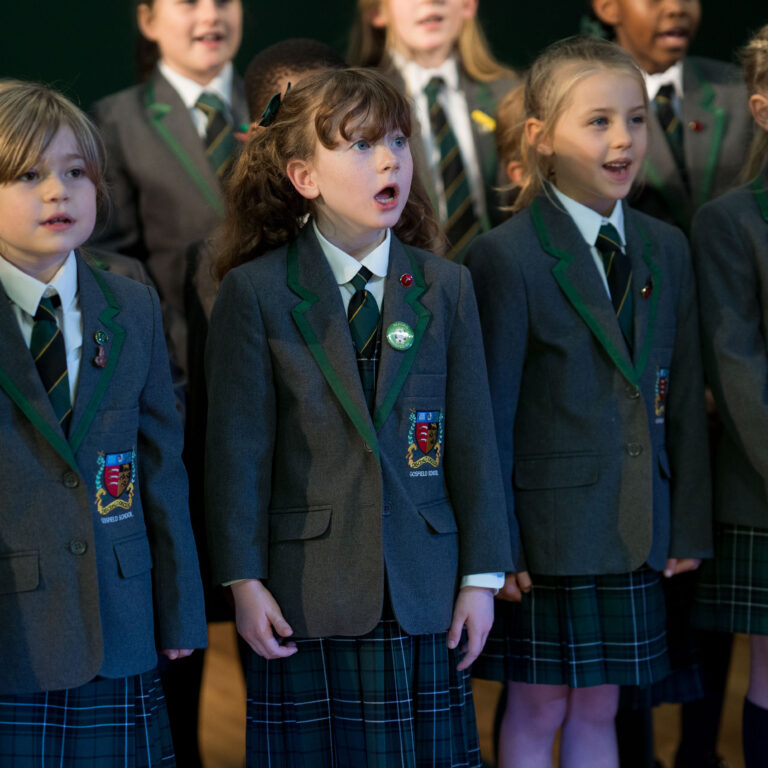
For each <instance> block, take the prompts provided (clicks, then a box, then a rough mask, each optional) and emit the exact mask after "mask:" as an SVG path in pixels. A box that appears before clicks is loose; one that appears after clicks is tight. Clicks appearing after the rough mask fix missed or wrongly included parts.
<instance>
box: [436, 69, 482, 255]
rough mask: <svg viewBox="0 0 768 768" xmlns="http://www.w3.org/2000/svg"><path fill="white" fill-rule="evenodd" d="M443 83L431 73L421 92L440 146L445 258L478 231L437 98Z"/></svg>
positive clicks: (460, 164)
mask: <svg viewBox="0 0 768 768" xmlns="http://www.w3.org/2000/svg"><path fill="white" fill-rule="evenodd" d="M444 85H445V82H444V81H443V79H442V78H441V77H433V78H432V79H431V80H430V81H429V82H428V83H427V86H426V88H425V89H424V93H425V94H426V96H427V107H428V109H429V125H430V128H431V130H432V137H433V139H434V142H435V146H436V147H437V148H438V149H439V150H440V175H441V176H442V179H443V190H444V194H445V207H446V221H445V225H444V229H445V234H446V237H447V238H448V252H447V253H446V256H447V257H448V258H449V259H455V258H456V257H457V256H458V255H459V254H461V253H462V252H463V251H464V249H465V248H466V247H467V246H468V245H469V242H470V241H471V240H472V238H473V237H474V236H475V235H476V234H477V233H478V232H479V230H480V224H479V222H478V221H477V218H476V216H475V209H474V207H473V205H472V192H471V190H470V188H469V179H468V178H467V171H466V169H465V168H464V163H463V161H462V159H461V152H459V143H458V141H457V140H456V134H455V133H454V132H453V129H452V128H451V124H450V123H449V122H448V118H447V116H446V114H445V110H444V109H443V107H442V105H441V104H440V100H439V99H438V95H439V93H440V91H441V90H442V88H443V86H444Z"/></svg>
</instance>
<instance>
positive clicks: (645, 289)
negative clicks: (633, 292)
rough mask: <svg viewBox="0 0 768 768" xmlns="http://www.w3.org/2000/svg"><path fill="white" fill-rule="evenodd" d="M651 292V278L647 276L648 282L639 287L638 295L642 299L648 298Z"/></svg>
mask: <svg viewBox="0 0 768 768" xmlns="http://www.w3.org/2000/svg"><path fill="white" fill-rule="evenodd" d="M652 293H653V280H652V279H651V278H650V277H649V278H648V282H647V283H646V284H645V285H644V286H643V287H642V288H641V289H640V295H641V296H642V297H643V298H644V299H649V298H650V297H651V294H652Z"/></svg>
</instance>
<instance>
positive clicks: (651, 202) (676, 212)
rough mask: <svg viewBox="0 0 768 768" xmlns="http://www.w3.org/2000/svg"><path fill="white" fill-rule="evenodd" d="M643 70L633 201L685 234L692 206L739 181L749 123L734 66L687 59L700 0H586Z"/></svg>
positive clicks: (698, 204) (699, 16)
mask: <svg viewBox="0 0 768 768" xmlns="http://www.w3.org/2000/svg"><path fill="white" fill-rule="evenodd" d="M591 4H592V10H593V12H594V14H595V15H596V16H597V18H598V19H599V20H600V22H602V24H603V25H604V26H605V27H606V28H607V29H608V30H609V31H610V32H611V33H612V35H613V36H614V37H615V39H616V42H617V43H618V44H619V45H620V46H622V48H624V49H625V50H627V51H628V52H629V53H630V54H631V55H632V57H633V58H634V59H635V61H636V62H637V64H638V66H640V68H641V69H642V70H643V71H644V73H645V83H646V89H647V91H648V99H649V101H650V103H651V105H652V113H653V114H652V119H650V120H649V131H648V152H647V154H646V162H645V173H644V178H643V180H642V181H643V182H644V183H642V182H641V183H640V184H638V188H637V190H636V192H634V193H633V197H632V199H631V202H632V205H633V207H635V208H638V209H639V210H641V211H644V212H645V213H650V214H651V215H653V216H658V217H659V218H661V219H663V220H664V221H669V222H670V223H673V224H677V226H679V227H681V228H682V229H683V231H685V232H688V230H689V228H690V223H691V218H692V217H693V214H694V213H695V212H696V209H697V208H698V207H699V206H700V205H702V204H703V203H705V202H706V201H707V200H710V199H711V198H713V197H715V196H717V195H721V194H723V192H726V191H727V190H728V189H730V188H731V187H732V186H734V185H735V184H736V183H737V180H738V175H739V171H740V170H741V167H742V165H743V164H744V159H745V157H746V151H747V147H748V146H749V137H750V132H751V123H750V118H749V113H748V111H747V109H745V107H744V105H745V103H746V94H745V92H744V84H743V83H742V82H741V74H740V72H739V70H738V67H735V66H734V65H732V64H726V63H724V62H721V61H715V60H713V59H706V58H701V57H698V56H688V55H687V53H688V46H689V45H690V43H691V41H692V40H693V38H694V36H695V34H696V30H697V28H698V26H699V21H700V20H701V6H700V2H699V0H591Z"/></svg>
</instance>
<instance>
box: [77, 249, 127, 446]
mask: <svg viewBox="0 0 768 768" xmlns="http://www.w3.org/2000/svg"><path fill="white" fill-rule="evenodd" d="M77 280H78V291H79V294H80V306H81V308H82V313H83V348H82V354H81V357H80V376H79V378H78V383H77V398H76V400H75V409H74V413H73V414H72V424H71V425H70V430H69V444H70V446H71V447H72V450H73V451H74V452H77V449H78V448H79V447H80V444H81V443H82V441H83V438H84V437H85V435H86V434H87V432H88V429H89V428H90V426H91V422H92V421H93V417H94V416H95V415H96V412H97V410H98V408H99V405H100V404H101V400H102V398H103V397H104V392H105V391H106V389H107V387H108V386H109V383H110V381H111V380H112V377H113V375H114V372H115V367H116V366H117V361H118V359H119V357H120V351H121V349H122V346H123V341H124V339H125V329H124V328H123V327H122V325H120V324H119V323H118V322H117V320H115V316H116V315H118V314H119V312H120V307H119V306H118V304H117V301H116V300H115V298H114V296H113V295H112V292H111V291H110V290H109V288H108V286H107V284H106V282H105V281H104V278H103V276H102V275H101V274H100V273H99V271H98V270H95V269H92V268H91V267H89V266H88V265H87V264H86V263H85V262H84V261H83V259H82V258H81V257H80V255H79V254H78V261H77ZM99 346H102V347H103V348H104V353H105V354H104V355H103V358H102V359H103V361H104V362H103V367H102V364H101V363H99V364H97V362H96V361H95V357H96V355H97V352H98V348H99Z"/></svg>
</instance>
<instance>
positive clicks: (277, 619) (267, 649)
mask: <svg viewBox="0 0 768 768" xmlns="http://www.w3.org/2000/svg"><path fill="white" fill-rule="evenodd" d="M232 595H233V597H234V598H235V617H236V624H237V631H238V632H239V633H240V634H241V635H242V637H243V639H244V640H245V641H246V642H247V643H248V645H250V646H251V648H253V650H254V651H255V652H256V653H258V654H259V656H262V657H264V658H265V659H282V658H285V657H286V656H293V654H294V653H296V651H297V650H298V648H297V647H296V643H293V642H288V643H282V642H280V640H279V639H278V638H277V637H275V634H277V635H279V636H280V637H281V638H284V637H290V636H291V635H292V634H293V630H292V629H291V627H290V625H289V624H288V622H287V621H286V620H285V619H284V618H283V614H282V612H281V611H280V606H279V605H278V604H277V602H276V601H275V598H274V597H272V593H271V592H270V591H269V590H268V589H267V588H266V587H265V586H264V585H263V584H262V583H261V582H260V581H259V580H258V579H246V580H245V581H239V582H237V583H236V584H233V585H232Z"/></svg>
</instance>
